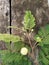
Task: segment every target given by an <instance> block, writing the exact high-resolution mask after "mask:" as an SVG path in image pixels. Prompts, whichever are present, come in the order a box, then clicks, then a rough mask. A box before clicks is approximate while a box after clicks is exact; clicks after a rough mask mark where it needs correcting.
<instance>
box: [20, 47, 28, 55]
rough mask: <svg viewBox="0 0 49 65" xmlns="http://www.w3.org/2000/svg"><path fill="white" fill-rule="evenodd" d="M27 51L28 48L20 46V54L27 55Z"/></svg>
mask: <svg viewBox="0 0 49 65" xmlns="http://www.w3.org/2000/svg"><path fill="white" fill-rule="evenodd" d="M27 53H28V49H27V48H26V47H23V48H21V54H22V55H27Z"/></svg>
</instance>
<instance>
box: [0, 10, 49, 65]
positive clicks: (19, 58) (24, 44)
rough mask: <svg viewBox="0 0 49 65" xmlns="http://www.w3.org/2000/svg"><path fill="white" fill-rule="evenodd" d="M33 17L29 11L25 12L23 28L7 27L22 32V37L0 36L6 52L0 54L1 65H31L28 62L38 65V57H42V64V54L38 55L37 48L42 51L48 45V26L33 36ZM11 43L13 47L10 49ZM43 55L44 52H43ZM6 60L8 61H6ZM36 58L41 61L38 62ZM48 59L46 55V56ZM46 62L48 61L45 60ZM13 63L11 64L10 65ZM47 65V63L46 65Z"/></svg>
mask: <svg viewBox="0 0 49 65" xmlns="http://www.w3.org/2000/svg"><path fill="white" fill-rule="evenodd" d="M35 26H36V24H35V17H34V16H33V15H32V13H31V11H26V12H25V15H24V20H23V27H22V28H18V27H15V26H8V27H7V28H14V29H17V30H19V31H22V33H23V35H22V36H21V37H20V36H19V35H12V34H0V40H1V41H4V42H5V45H6V47H7V50H6V51H5V53H3V52H0V53H1V54H3V55H2V60H3V62H4V63H3V65H4V64H5V65H13V64H15V65H32V64H31V62H30V60H31V61H32V62H33V64H34V65H40V62H41V61H42V58H41V59H40V56H41V55H43V56H42V57H43V62H41V63H44V64H45V65H46V63H45V61H44V58H45V56H44V54H43V52H42V51H41V52H40V54H39V55H38V53H39V49H38V47H41V48H42V49H43V50H44V48H45V47H43V46H44V45H46V46H47V44H49V41H48V39H49V25H47V26H46V27H44V29H43V28H41V29H40V30H39V31H38V34H34V33H35V31H34V29H35ZM10 41H11V43H12V44H13V47H12V48H11V44H10ZM44 53H45V51H44ZM7 58H8V59H7ZM28 58H29V59H30V60H29V59H28ZM38 58H39V59H40V60H41V61H39V60H38ZM47 58H48V55H47ZM48 59H49V58H48ZM45 60H46V61H48V60H47V59H46V58H45ZM12 63H13V64H12ZM47 65H49V61H48V63H47Z"/></svg>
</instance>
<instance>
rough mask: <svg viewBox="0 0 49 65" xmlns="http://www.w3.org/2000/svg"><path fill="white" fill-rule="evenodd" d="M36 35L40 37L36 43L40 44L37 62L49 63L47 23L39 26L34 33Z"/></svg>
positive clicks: (48, 30) (45, 64)
mask: <svg viewBox="0 0 49 65" xmlns="http://www.w3.org/2000/svg"><path fill="white" fill-rule="evenodd" d="M37 37H40V38H41V42H39V43H38V45H39V46H40V50H39V62H40V63H41V64H42V65H49V25H46V26H45V27H41V28H40V30H39V31H38V34H37V35H36V38H37ZM36 41H37V40H36Z"/></svg>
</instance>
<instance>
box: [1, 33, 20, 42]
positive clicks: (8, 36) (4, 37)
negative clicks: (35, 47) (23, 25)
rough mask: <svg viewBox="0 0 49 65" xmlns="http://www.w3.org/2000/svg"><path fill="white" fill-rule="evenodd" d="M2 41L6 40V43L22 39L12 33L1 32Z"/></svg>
mask: <svg viewBox="0 0 49 65" xmlns="http://www.w3.org/2000/svg"><path fill="white" fill-rule="evenodd" d="M0 41H4V42H6V43H10V41H12V42H17V41H20V37H19V36H15V35H12V34H0Z"/></svg>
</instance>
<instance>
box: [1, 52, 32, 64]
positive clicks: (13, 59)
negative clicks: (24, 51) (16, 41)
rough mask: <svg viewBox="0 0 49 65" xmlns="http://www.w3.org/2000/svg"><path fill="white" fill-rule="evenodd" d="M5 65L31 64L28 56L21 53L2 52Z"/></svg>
mask: <svg viewBox="0 0 49 65" xmlns="http://www.w3.org/2000/svg"><path fill="white" fill-rule="evenodd" d="M0 54H1V58H2V60H3V61H2V62H3V65H31V62H30V60H29V59H28V58H27V56H22V55H21V54H20V53H12V52H8V51H5V52H0Z"/></svg>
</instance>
